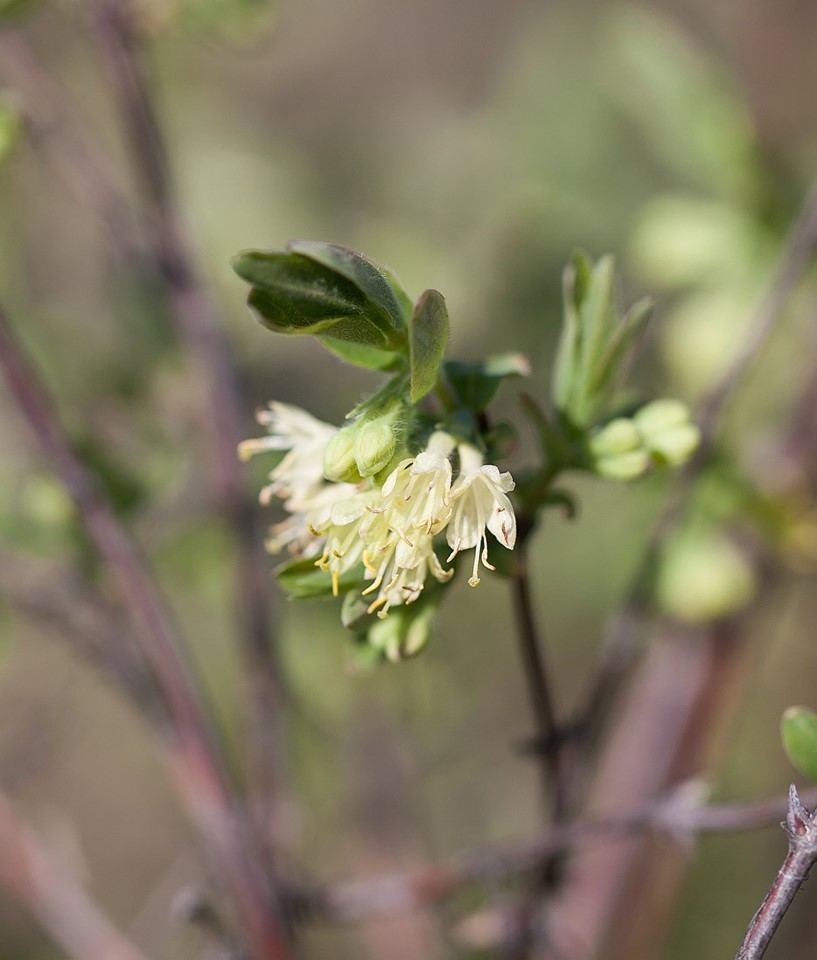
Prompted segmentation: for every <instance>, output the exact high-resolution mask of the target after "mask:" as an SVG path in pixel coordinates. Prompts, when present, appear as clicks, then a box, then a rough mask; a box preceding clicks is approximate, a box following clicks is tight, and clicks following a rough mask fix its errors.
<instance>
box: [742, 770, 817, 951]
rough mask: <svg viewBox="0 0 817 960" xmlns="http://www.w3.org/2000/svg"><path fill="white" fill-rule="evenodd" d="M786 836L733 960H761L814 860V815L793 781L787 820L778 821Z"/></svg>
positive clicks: (816, 830) (816, 858)
mask: <svg viewBox="0 0 817 960" xmlns="http://www.w3.org/2000/svg"><path fill="white" fill-rule="evenodd" d="M781 826H782V827H783V829H784V830H785V831H786V834H787V836H788V838H789V850H788V853H787V854H786V859H785V860H784V861H783V866H782V867H781V868H780V871H779V872H778V874H777V877H776V878H775V881H774V883H773V884H772V886H771V889H770V890H769V892H768V893H767V894H766V897H765V898H764V900H763V903H762V904H761V905H760V907H759V909H758V911H757V913H756V914H755V915H754V917H753V918H752V922H751V923H750V924H749V928H748V930H747V931H746V936H745V937H744V940H743V944H742V945H741V948H740V950H738V953H737V956H736V958H735V960H760V958H761V957H763V956H765V954H766V948H767V947H768V946H769V944H770V943H771V941H772V937H774V935H775V933H776V932H777V928H778V927H779V926H780V922H781V921H782V919H783V917H784V916H785V915H786V912H787V911H788V909H789V907H790V906H791V904H792V901H793V900H794V898H795V896H796V894H797V891H798V890H799V889H800V887H801V886H802V885H803V883H805V881H806V880H808V876H809V873H811V870H812V867H813V866H814V864H815V863H817V817H815V816H813V815H812V814H811V813H809V810H808V808H807V807H806V806H805V805H804V804H803V803H802V801H801V800H800V798H799V797H798V796H797V790H796V789H795V787H794V786H793V785H792V787H791V788H790V789H789V806H788V811H787V814H786V820H785V822H784V823H783V824H781Z"/></svg>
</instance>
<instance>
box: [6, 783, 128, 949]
mask: <svg viewBox="0 0 817 960" xmlns="http://www.w3.org/2000/svg"><path fill="white" fill-rule="evenodd" d="M0 884H2V886H3V887H4V888H5V890H6V892H7V893H8V894H9V895H10V896H11V897H13V898H14V899H15V900H16V901H18V903H20V904H21V905H22V906H23V907H25V908H26V909H27V910H28V911H29V912H30V913H31V914H32V915H33V916H34V917H35V919H36V920H37V922H38V923H39V925H40V926H41V927H42V929H43V930H44V931H45V932H46V933H47V934H48V935H49V936H50V937H51V939H52V940H53V941H54V942H55V943H56V944H58V945H59V946H60V947H61V948H62V949H63V950H64V951H65V952H66V953H67V954H68V955H69V956H71V957H73V958H74V960H147V957H146V956H145V954H143V953H142V951H141V950H139V948H138V947H137V946H136V945H135V944H134V943H132V942H131V941H130V940H128V939H127V937H126V936H125V935H124V934H123V933H122V932H121V931H119V930H117V928H116V927H115V926H114V925H113V924H112V923H111V921H110V920H108V918H107V917H106V916H105V915H104V914H103V913H102V911H101V910H100V909H99V907H98V906H97V905H96V904H95V903H94V902H93V901H92V900H91V899H90V897H89V896H88V894H87V893H86V892H85V891H84V890H83V889H82V887H80V886H79V885H78V884H77V883H76V882H75V881H74V880H73V879H72V878H71V877H70V876H69V875H68V874H67V873H65V871H64V870H62V869H61V868H60V867H59V866H58V864H57V863H56V862H55V861H54V860H53V858H52V857H51V855H50V854H49V852H48V851H47V850H46V848H45V847H44V846H43V844H42V843H41V842H40V840H39V839H38V838H37V837H36V836H35V835H34V833H33V832H32V831H31V830H30V828H29V827H28V826H27V825H26V824H25V823H23V822H22V821H21V820H20V819H19V818H18V817H17V815H16V814H15V812H14V810H13V809H12V806H11V804H10V803H9V801H8V800H7V799H6V797H5V796H4V795H3V794H2V793H0Z"/></svg>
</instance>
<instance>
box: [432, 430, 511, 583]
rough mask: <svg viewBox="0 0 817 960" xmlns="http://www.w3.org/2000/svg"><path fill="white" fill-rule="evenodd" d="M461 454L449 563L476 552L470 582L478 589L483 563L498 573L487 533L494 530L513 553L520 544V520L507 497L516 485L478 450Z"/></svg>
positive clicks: (454, 490)
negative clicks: (462, 553) (467, 552)
mask: <svg viewBox="0 0 817 960" xmlns="http://www.w3.org/2000/svg"><path fill="white" fill-rule="evenodd" d="M458 452H459V455H460V475H459V477H458V478H457V482H456V483H455V484H454V486H453V488H452V490H451V495H450V500H451V518H450V520H449V523H448V528H447V531H446V538H447V540H448V545H449V546H450V547H451V554H450V556H449V557H448V560H449V562H450V561H451V560H453V559H454V557H455V556H456V555H457V554H458V553H459V552H460V551H461V550H470V549H472V548H473V550H474V566H473V569H472V572H471V576H470V578H469V580H468V582H469V583H470V584H471V586H472V587H475V586H476V585H477V584H478V583H479V563H480V560H482V563H483V565H484V566H485V567H487V568H488V569H489V570H493V569H495V568H494V567H493V566H492V564H491V563H489V561H488V536H487V534H486V532H485V531H486V530H490V531H491V533H492V534H493V535H494V536H495V537H496V539H497V540H499V542H500V543H501V544H502V545H503V546H504V547H507V548H508V549H509V550H513V548H514V544H515V543H516V516H515V515H514V512H513V506H512V504H511V501H510V500H509V499H508V496H507V494H508V493H509V492H510V491H511V490H513V488H514V486H515V484H514V481H513V477H511V475H510V473H507V472H506V473H500V472H499V468H498V467H495V466H493V465H492V464H486V463H484V462H483V457H482V454H481V453H480V452H479V451H478V450H477V449H476V448H474V447H472V446H470V445H466V444H463V445H462V446H460V447H459V451H458Z"/></svg>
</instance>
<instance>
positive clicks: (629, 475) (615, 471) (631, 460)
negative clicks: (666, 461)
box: [593, 450, 650, 480]
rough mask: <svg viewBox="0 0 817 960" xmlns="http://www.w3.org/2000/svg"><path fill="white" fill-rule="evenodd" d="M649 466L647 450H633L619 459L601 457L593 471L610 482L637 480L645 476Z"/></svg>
mask: <svg viewBox="0 0 817 960" xmlns="http://www.w3.org/2000/svg"><path fill="white" fill-rule="evenodd" d="M649 466H650V455H649V453H647V451H646V450H632V451H630V453H622V454H619V455H618V456H617V457H601V458H600V459H598V460H596V462H595V464H594V465H593V469H594V470H595V472H596V473H597V474H598V475H599V476H600V477H607V479H608V480H635V479H636V478H638V477H641V476H643V475H644V474H645V473H646V472H647V470H648V469H649Z"/></svg>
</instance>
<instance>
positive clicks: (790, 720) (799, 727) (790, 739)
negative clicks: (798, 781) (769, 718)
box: [780, 707, 817, 783]
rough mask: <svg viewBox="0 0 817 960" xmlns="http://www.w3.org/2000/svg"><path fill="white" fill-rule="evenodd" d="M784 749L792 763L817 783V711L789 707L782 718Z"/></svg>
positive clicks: (781, 731)
mask: <svg viewBox="0 0 817 960" xmlns="http://www.w3.org/2000/svg"><path fill="white" fill-rule="evenodd" d="M780 735H781V738H782V740H783V749H784V750H785V751H786V755H787V756H788V758H789V760H791V762H792V764H793V765H794V766H795V767H797V769H798V770H799V771H800V772H801V773H803V774H805V776H807V777H808V778H809V780H811V781H812V782H813V783H817V713H815V712H814V711H813V710H808V709H806V707H789V709H788V710H786V712H785V713H784V714H783V717H782V719H781V720H780Z"/></svg>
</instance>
